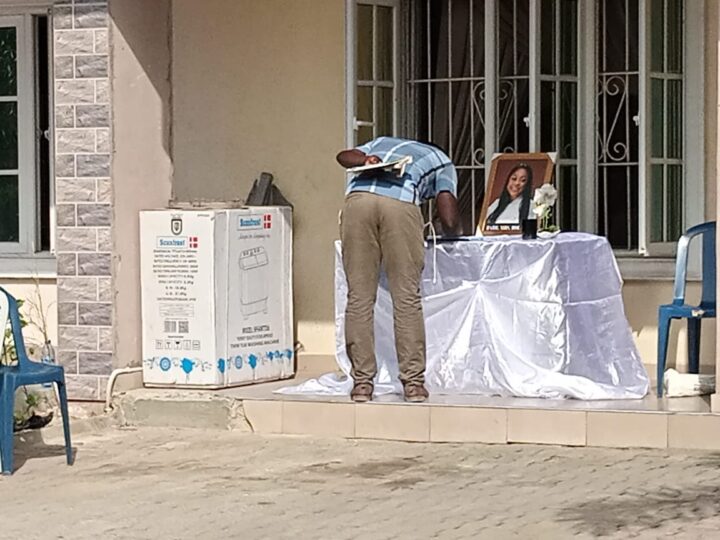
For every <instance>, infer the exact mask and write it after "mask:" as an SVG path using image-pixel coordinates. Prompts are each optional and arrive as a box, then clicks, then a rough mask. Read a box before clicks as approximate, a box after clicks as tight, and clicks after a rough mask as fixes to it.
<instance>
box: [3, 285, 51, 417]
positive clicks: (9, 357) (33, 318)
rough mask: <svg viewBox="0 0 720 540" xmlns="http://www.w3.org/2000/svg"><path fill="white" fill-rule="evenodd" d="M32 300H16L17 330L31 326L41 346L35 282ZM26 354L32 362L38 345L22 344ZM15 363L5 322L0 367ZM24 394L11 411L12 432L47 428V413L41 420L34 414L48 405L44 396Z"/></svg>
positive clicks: (41, 315)
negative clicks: (13, 420)
mask: <svg viewBox="0 0 720 540" xmlns="http://www.w3.org/2000/svg"><path fill="white" fill-rule="evenodd" d="M35 297H36V298H34V299H31V300H28V301H26V300H22V299H17V305H18V311H19V314H20V327H21V328H22V329H24V328H26V327H28V326H32V327H34V328H36V329H37V330H38V331H39V332H40V334H41V335H42V336H43V343H49V339H48V324H47V320H48V317H47V311H46V308H45V306H44V305H43V301H42V295H41V294H40V282H39V280H37V279H35ZM25 305H27V307H28V309H27V312H28V313H29V315H30V317H29V318H28V317H26V315H25V314H24V313H23V310H22V308H23V306H25ZM25 347H26V349H27V354H28V356H30V357H31V358H36V357H37V356H38V353H39V351H40V350H41V348H42V345H40V344H37V343H34V342H33V341H28V340H25ZM17 361H18V354H17V348H16V346H15V340H14V338H13V335H12V326H11V324H10V321H9V320H8V322H7V325H6V327H5V331H4V333H3V335H2V347H1V348H0V365H12V364H15V363H16V362H17ZM22 392H23V394H24V400H23V404H22V405H21V406H20V407H19V409H18V410H16V411H15V414H14V417H15V430H16V431H17V430H20V429H27V428H38V427H42V426H44V425H47V424H48V423H49V422H50V420H52V417H53V413H52V411H50V412H49V413H48V414H45V415H44V416H40V415H39V414H38V413H39V412H41V410H42V409H45V408H46V406H47V403H48V399H47V396H46V395H45V394H44V393H38V392H33V391H30V390H28V388H27V387H26V386H23V388H22Z"/></svg>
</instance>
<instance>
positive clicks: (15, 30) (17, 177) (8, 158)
mask: <svg viewBox="0 0 720 540" xmlns="http://www.w3.org/2000/svg"><path fill="white" fill-rule="evenodd" d="M48 44H49V39H48V17H47V16H33V15H26V16H0V254H1V255H4V256H8V255H13V256H18V255H32V254H35V253H39V252H44V251H49V250H50V247H51V246H50V244H51V231H50V208H51V205H52V201H51V197H52V190H51V181H50V142H49V126H50V114H49V111H50V103H49V101H50V93H49V68H48V63H49V62H48V59H49V50H48V49H49V45H48Z"/></svg>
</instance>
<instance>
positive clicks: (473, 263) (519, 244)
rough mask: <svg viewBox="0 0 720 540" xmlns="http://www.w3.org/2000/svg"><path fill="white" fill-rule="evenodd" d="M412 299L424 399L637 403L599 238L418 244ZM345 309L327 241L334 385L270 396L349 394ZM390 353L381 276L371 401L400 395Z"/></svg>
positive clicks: (613, 282)
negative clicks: (415, 299) (416, 302)
mask: <svg viewBox="0 0 720 540" xmlns="http://www.w3.org/2000/svg"><path fill="white" fill-rule="evenodd" d="M421 289H422V297H423V310H424V316H425V328H426V332H427V369H426V372H425V374H426V380H427V387H428V389H429V390H430V392H431V393H435V394H481V395H499V396H519V397H547V398H577V399H584V400H597V399H633V398H636V399H637V398H642V397H643V396H645V395H646V393H647V391H648V386H649V380H648V376H647V372H646V370H645V368H644V366H643V364H642V361H641V359H640V355H639V353H638V350H637V347H636V346H635V343H634V341H633V336H632V333H631V330H630V327H629V325H628V321H627V319H626V317H625V311H624V306H623V300H622V294H621V289H622V279H621V277H620V274H619V271H618V267H617V264H616V261H615V258H614V255H613V252H612V248H611V247H610V244H609V243H608V241H607V239H605V238H602V237H598V236H594V235H590V234H584V233H563V234H560V235H558V236H556V237H555V238H551V239H536V240H523V239H521V238H520V237H494V238H466V239H460V240H457V241H452V242H439V243H436V244H435V243H433V242H429V243H428V246H427V249H426V258H425V270H424V272H423V276H422V285H421ZM346 302H347V283H346V279H345V273H344V271H343V265H342V247H341V245H340V243H339V242H337V243H336V263H335V318H336V319H335V320H336V356H337V361H338V365H339V368H340V370H341V371H342V372H343V373H344V375H343V376H339V375H337V374H328V375H325V376H323V377H320V378H319V379H314V380H311V381H306V382H305V383H303V384H301V385H299V386H295V387H291V388H284V389H282V390H280V392H281V393H287V394H321V395H335V394H338V395H339V394H347V393H349V391H350V389H351V388H352V380H351V379H350V378H349V377H348V375H349V373H350V361H349V359H348V357H347V353H346V351H345V339H344V335H345V329H344V325H345V306H346ZM394 342H395V339H394V335H393V310H392V301H391V298H390V293H389V291H388V284H387V280H386V278H385V276H384V275H383V276H382V277H381V279H380V285H379V289H378V297H377V304H376V306H375V350H376V356H377V362H378V376H377V378H376V384H375V392H376V393H377V394H382V393H389V392H400V391H401V385H400V382H399V381H398V365H397V358H396V353H395V344H394Z"/></svg>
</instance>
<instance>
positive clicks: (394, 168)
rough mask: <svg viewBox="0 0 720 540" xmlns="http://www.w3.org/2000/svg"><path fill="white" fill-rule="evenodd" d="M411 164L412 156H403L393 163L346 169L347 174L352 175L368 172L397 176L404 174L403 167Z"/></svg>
mask: <svg viewBox="0 0 720 540" xmlns="http://www.w3.org/2000/svg"><path fill="white" fill-rule="evenodd" d="M411 163H412V156H404V157H402V158H400V159H396V160H394V161H381V162H380V163H375V164H372V165H361V166H360V167H353V168H351V169H348V170H347V172H349V173H352V174H360V173H364V172H368V171H388V172H396V173H397V175H398V176H402V175H404V174H405V167H407V166H408V165H410V164H411Z"/></svg>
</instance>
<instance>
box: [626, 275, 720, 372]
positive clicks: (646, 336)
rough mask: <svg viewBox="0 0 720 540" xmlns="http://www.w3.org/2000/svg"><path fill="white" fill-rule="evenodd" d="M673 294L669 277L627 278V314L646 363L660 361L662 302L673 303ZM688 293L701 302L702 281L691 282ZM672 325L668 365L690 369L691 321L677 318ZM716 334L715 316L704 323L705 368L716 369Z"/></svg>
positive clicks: (703, 354)
mask: <svg viewBox="0 0 720 540" xmlns="http://www.w3.org/2000/svg"><path fill="white" fill-rule="evenodd" d="M672 296H673V291H672V283H671V282H669V281H626V282H625V286H624V287H623V301H624V302H625V314H626V315H627V318H628V322H629V323H630V328H631V330H632V333H633V336H634V337H635V342H636V343H637V345H638V350H639V351H640V356H641V357H642V359H643V362H644V363H645V364H655V362H656V359H657V316H658V306H659V305H661V304H669V303H671V302H672ZM686 296H687V298H688V299H689V301H691V302H693V301H694V302H698V301H699V299H700V284H699V283H690V284H689V285H688V287H687V293H686ZM670 329H671V333H670V342H669V345H668V355H667V367H677V368H678V370H680V371H682V370H686V369H687V325H686V323H685V321H674V322H673V323H672V324H671V326H670ZM715 336H716V327H715V324H713V321H712V320H708V321H707V322H705V323H704V324H703V326H702V342H701V345H700V363H701V365H702V369H703V371H704V372H712V371H713V369H714V368H713V366H714V365H715ZM653 375H654V373H653Z"/></svg>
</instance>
